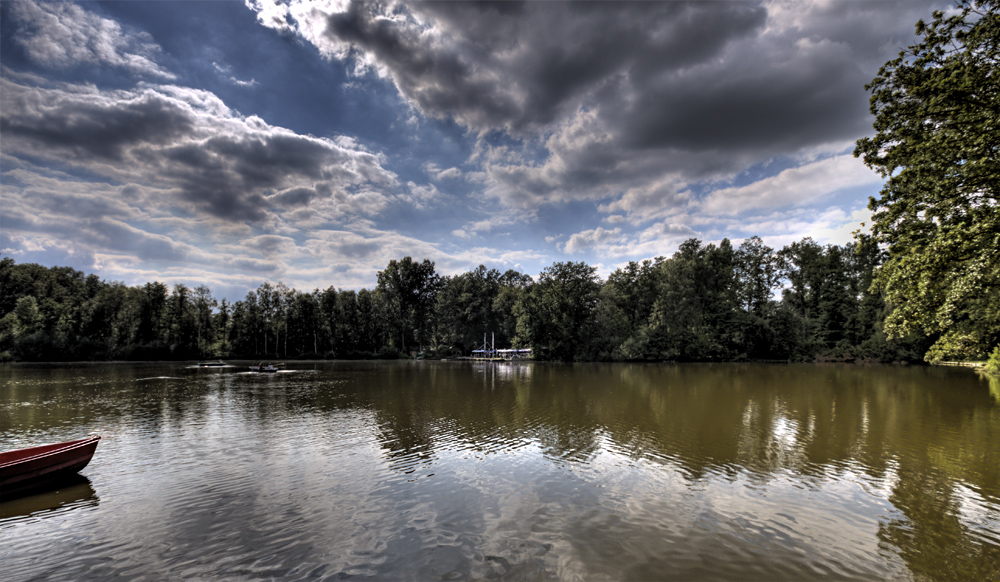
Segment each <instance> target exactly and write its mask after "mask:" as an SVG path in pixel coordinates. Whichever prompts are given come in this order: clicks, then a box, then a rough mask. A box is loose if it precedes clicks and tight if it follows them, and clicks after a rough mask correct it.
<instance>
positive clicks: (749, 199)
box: [701, 155, 882, 215]
mask: <svg viewBox="0 0 1000 582" xmlns="http://www.w3.org/2000/svg"><path fill="white" fill-rule="evenodd" d="M881 181H882V179H881V178H880V177H879V175H878V174H876V173H875V172H873V171H872V170H870V169H868V168H867V167H865V165H864V164H863V163H862V162H861V161H860V160H857V159H855V158H854V157H853V156H851V155H841V156H836V157H832V158H828V159H824V160H820V161H817V162H813V163H810V164H806V165H804V166H799V167H795V168H789V169H787V170H784V171H782V172H781V173H779V174H777V175H775V176H772V177H770V178H765V179H763V180H758V181H756V182H754V183H752V184H748V185H746V186H740V187H734V188H722V189H719V190H715V191H714V192H712V193H711V194H710V195H709V196H708V198H707V199H706V200H705V202H704V204H703V205H702V207H701V208H702V210H703V211H705V212H707V213H709V214H729V215H733V214H740V213H743V212H746V211H750V210H758V211H759V210H767V209H778V208H783V207H796V206H808V205H811V204H815V203H817V202H819V201H821V200H823V199H824V198H826V197H828V196H830V195H831V194H833V193H835V192H837V191H839V190H844V189H846V188H853V187H857V186H866V185H874V184H879V183H880V182H881Z"/></svg>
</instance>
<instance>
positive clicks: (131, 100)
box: [0, 0, 949, 300]
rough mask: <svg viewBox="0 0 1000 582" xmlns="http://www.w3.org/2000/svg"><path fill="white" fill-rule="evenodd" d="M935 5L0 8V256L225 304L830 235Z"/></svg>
mask: <svg viewBox="0 0 1000 582" xmlns="http://www.w3.org/2000/svg"><path fill="white" fill-rule="evenodd" d="M948 7H949V5H948V4H947V3H943V2H940V1H926V0H902V1H892V0H881V1H872V2H867V1H861V0H850V1H848V0H815V1H808V0H806V1H803V0H790V1H784V0H775V1H765V2H741V1H700V2H636V3H631V2H568V3H564V2H554V1H553V2H514V1H508V2H504V1H501V2H471V3H465V2H456V1H443V2H394V1H383V2H373V1H361V2H352V1H340V0H324V1H310V0H287V1H279V0H246V2H237V1H220V0H215V1H210V2H199V1H183V2H180V1H163V2H154V1H118V2H80V3H68V2H36V1H34V0H4V1H3V2H0V255H2V256H4V257H11V258H13V259H14V260H15V261H17V262H19V263H28V262H33V263H39V264H42V265H46V266H56V265H61V266H70V267H73V268H75V269H79V270H81V271H84V272H86V273H95V274H97V275H98V276H100V277H101V278H102V279H105V280H107V281H122V282H124V283H126V284H128V285H137V284H138V285H141V284H144V283H146V282H149V281H154V280H157V281H161V282H164V283H167V284H170V285H173V284H177V283H183V284H185V285H188V286H191V287H193V286H198V285H202V284H204V285H208V286H209V287H210V288H211V289H212V291H213V293H214V295H215V296H216V297H217V298H220V299H221V298H223V297H227V298H229V299H231V300H234V299H239V298H242V296H243V295H245V294H246V291H247V290H248V289H252V288H256V287H257V286H259V285H260V284H261V283H262V282H264V281H271V282H275V283H276V282H279V281H281V282H284V283H286V284H287V285H289V286H290V287H294V288H296V289H298V290H300V291H310V290H312V289H317V288H318V289H325V288H327V287H330V286H333V287H337V288H342V289H360V288H373V287H374V286H375V284H376V274H377V272H378V271H379V270H382V269H384V268H385V267H386V265H387V264H388V262H389V261H390V260H393V259H401V258H403V257H404V256H411V257H413V258H414V259H416V260H423V259H430V260H431V261H433V262H434V263H435V267H436V270H437V272H438V273H439V274H442V275H454V274H459V273H462V272H465V271H469V270H471V269H474V268H475V267H476V266H478V265H480V264H482V265H486V266H487V267H489V268H495V269H498V270H500V271H501V272H502V271H505V270H507V269H515V270H517V271H521V272H523V273H527V274H528V275H531V276H533V277H536V276H537V275H538V273H539V272H541V271H542V269H543V268H545V267H547V266H550V265H552V264H553V263H555V262H561V261H584V262H586V263H587V264H589V265H592V266H594V267H597V269H598V273H599V274H600V275H601V276H603V277H606V276H607V275H608V274H610V273H611V272H613V271H614V270H615V269H616V268H618V267H620V266H622V265H624V264H627V263H628V262H629V261H639V260H642V259H646V258H652V257H656V256H666V257H669V256H670V255H672V254H673V253H674V252H675V251H676V250H677V247H678V245H679V244H680V243H682V242H684V241H685V240H687V239H690V238H697V239H699V240H701V241H702V242H703V243H705V244H708V243H713V244H718V243H719V242H720V241H721V240H722V239H724V238H728V239H730V241H732V242H733V244H734V246H738V245H739V244H740V243H741V242H742V241H743V240H744V239H746V238H749V237H751V236H760V237H761V238H762V239H763V240H764V242H765V243H766V244H768V245H769V246H772V247H774V248H781V247H782V246H784V245H786V244H789V243H791V242H793V241H797V240H801V239H802V238H804V237H812V238H813V239H815V240H816V241H817V242H819V243H821V244H844V243H847V242H849V241H850V240H851V232H852V231H854V230H856V229H858V228H860V227H861V224H862V223H863V222H866V221H867V220H868V219H869V213H868V210H867V202H868V198H869V196H874V195H876V194H877V192H878V191H879V189H880V188H881V185H882V183H883V180H882V178H881V177H880V176H879V175H878V174H876V173H875V172H873V171H872V170H870V169H868V168H866V167H865V166H864V164H863V163H862V162H861V161H860V160H858V159H855V158H854V157H853V155H852V151H853V149H854V142H855V141H856V140H857V139H858V138H860V137H863V136H866V135H872V134H873V130H872V122H873V117H872V115H871V114H870V112H869V110H868V93H867V92H866V91H865V88H864V86H865V84H866V83H868V82H870V81H871V80H872V79H873V78H874V77H875V75H876V74H877V72H878V69H879V67H880V66H881V65H882V64H884V63H885V62H886V61H888V60H889V59H892V58H894V57H895V56H897V55H898V53H899V51H900V50H902V49H903V48H905V47H906V46H908V45H911V44H914V43H915V42H916V41H917V38H916V37H915V35H914V25H915V23H916V22H917V21H918V20H919V19H921V18H923V19H925V20H929V19H930V16H931V13H932V12H933V10H935V9H947V8H948Z"/></svg>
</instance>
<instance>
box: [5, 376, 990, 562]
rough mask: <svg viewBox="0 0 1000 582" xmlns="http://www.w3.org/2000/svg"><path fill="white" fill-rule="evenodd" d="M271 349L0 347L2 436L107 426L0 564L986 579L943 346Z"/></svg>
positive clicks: (53, 436)
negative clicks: (11, 360) (559, 361)
mask: <svg viewBox="0 0 1000 582" xmlns="http://www.w3.org/2000/svg"><path fill="white" fill-rule="evenodd" d="M288 368H290V369H289V370H286V371H284V372H283V373H282V374H269V375H261V374H245V373H243V372H244V371H245V370H246V367H244V366H240V365H233V366H232V367H231V368H224V369H198V368H190V367H185V366H184V365H180V364H178V365H172V364H143V365H87V366H58V367H41V366H8V367H4V368H0V448H4V449H7V448H19V447H22V446H30V445H32V444H38V443H42V442H56V441H59V440H68V439H70V438H77V437H78V436H80V435H84V434H87V433H90V432H99V433H101V434H102V435H103V436H104V438H103V440H102V443H101V448H100V449H99V450H98V453H97V455H96V456H95V457H94V460H93V461H92V462H91V464H90V465H89V466H88V467H87V468H86V469H85V470H84V471H83V473H84V474H85V475H86V476H87V477H88V478H89V479H90V480H91V481H92V482H93V486H89V485H88V487H90V494H89V495H90V497H89V498H88V497H86V496H78V497H76V498H75V499H73V500H67V501H65V502H64V505H62V506H61V507H62V509H60V510H54V511H45V509H44V508H39V509H33V510H28V511H27V512H24V511H21V510H19V512H18V513H16V514H15V513H9V514H8V511H9V510H8V505H9V504H8V503H7V502H4V503H3V504H0V508H3V512H4V513H3V516H2V517H0V530H2V534H0V535H3V538H4V543H3V544H2V545H0V561H2V562H3V563H4V564H5V568H4V570H5V574H9V575H11V576H13V578H12V579H15V580H19V579H67V578H72V579H104V578H110V577H115V576H124V577H126V578H132V577H141V576H149V575H153V576H154V577H156V578H199V577H210V578H220V577H230V578H236V579H255V578H276V577H277V578H282V579H298V578H319V579H324V578H329V579H340V578H343V577H346V576H353V577H362V578H364V577H372V578H377V579H393V580H397V579H411V580H429V579H444V580H464V579H509V580H521V579H560V580H649V579H656V580H662V579H683V580H690V579H720V578H722V579H789V580H801V579H816V578H835V579H916V580H954V579H963V580H966V579H967V580H997V579H998V578H997V573H998V572H1000V401H998V400H996V399H995V398H994V392H995V387H994V386H993V385H991V384H990V383H989V382H987V381H986V380H985V379H980V378H979V377H977V376H976V375H975V374H974V373H972V372H970V371H968V370H962V369H938V368H894V367H881V366H873V367H848V366H787V365H680V366H678V365H625V364H615V365H596V364H594V365H555V364H531V363H523V362H507V363H496V364H484V363H477V364H472V363H458V362H394V363H387V362H354V363H345V362H337V363H325V362H321V363H295V364H294V365H292V364H289V366H288ZM95 489H96V490H98V491H100V492H101V501H100V505H99V506H98V505H97V498H96V495H95V494H94V493H93V492H94V490H95ZM86 499H89V500H90V502H89V503H90V504H89V505H80V506H83V507H88V508H89V510H88V511H66V510H65V508H68V507H70V506H74V504H79V503H85V501H81V500H86ZM48 507H52V506H48ZM10 511H12V510H10ZM45 553H60V554H64V555H66V556H68V557H70V558H71V559H70V560H69V561H68V562H67V563H68V564H69V565H68V566H64V567H63V568H62V569H59V570H57V569H55V568H53V569H51V570H50V569H48V568H50V567H51V565H46V564H44V562H43V561H40V560H39V556H42V555H44V554H45Z"/></svg>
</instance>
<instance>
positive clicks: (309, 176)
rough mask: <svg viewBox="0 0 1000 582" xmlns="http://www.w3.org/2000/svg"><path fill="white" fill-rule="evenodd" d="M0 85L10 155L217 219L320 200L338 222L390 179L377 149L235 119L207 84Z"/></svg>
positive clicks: (255, 217)
mask: <svg viewBox="0 0 1000 582" xmlns="http://www.w3.org/2000/svg"><path fill="white" fill-rule="evenodd" d="M0 82H2V89H3V93H4V105H5V106H4V109H3V112H2V113H0V131H2V132H3V135H4V148H5V151H6V152H8V153H10V154H12V155H30V156H33V157H37V158H48V159H51V160H53V161H54V162H61V163H67V164H70V165H73V166H76V167H79V168H83V169H86V170H88V171H90V172H93V173H95V174H98V175H102V176H105V177H106V178H108V179H114V180H118V181H122V182H132V183H136V184H142V185H149V186H156V187H158V188H162V189H169V190H171V191H173V192H176V202H177V203H179V204H181V205H183V206H185V207H190V208H191V209H192V210H195V211H200V212H206V213H208V214H210V215H212V216H214V217H216V218H220V219H224V220H236V221H261V220H263V219H264V217H265V213H266V212H267V211H279V210H282V209H287V208H292V207H296V206H302V205H308V204H310V203H311V202H313V201H314V200H316V203H315V204H314V207H315V208H316V209H317V210H322V211H324V214H325V218H326V219H327V220H334V219H337V218H339V217H340V216H341V215H343V214H345V213H349V212H352V211H357V210H362V211H363V210H364V207H365V206H366V205H365V204H356V203H355V202H356V200H355V198H357V197H359V196H361V197H364V196H365V195H366V194H367V192H365V191H363V187H365V186H366V185H377V186H379V187H390V186H392V185H394V184H395V182H396V178H395V175H394V174H393V173H392V172H389V171H387V170H385V169H384V168H382V166H381V163H382V158H381V157H380V156H379V155H377V154H373V153H370V152H367V151H364V150H362V149H360V148H359V147H358V146H357V144H355V143H354V142H352V141H351V140H348V139H337V140H334V139H327V138H317V137H313V136H303V135H298V134H295V133H294V132H291V131H288V130H286V129H283V128H279V127H273V126H270V125H268V124H267V123H265V122H264V121H262V120H261V119H260V118H258V117H253V116H251V117H241V116H239V115H238V114H236V113H234V112H232V111H231V110H229V108H227V107H226V106H225V104H223V103H222V102H221V101H220V100H219V99H218V98H217V97H215V96H214V95H212V94H211V93H208V92H205V91H198V90H194V89H188V88H183V87H177V86H152V85H147V86H142V87H139V88H137V89H135V90H128V91H124V90H123V91H100V90H98V89H96V88H94V87H92V86H81V85H61V86H58V87H55V88H41V87H28V86H24V85H20V84H17V83H15V82H13V81H10V80H7V79H3V80H2V81H0ZM376 209H377V208H376Z"/></svg>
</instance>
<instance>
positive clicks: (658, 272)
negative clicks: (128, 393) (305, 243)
mask: <svg viewBox="0 0 1000 582" xmlns="http://www.w3.org/2000/svg"><path fill="white" fill-rule="evenodd" d="M881 257H882V255H881V253H880V252H878V247H877V246H876V245H875V244H874V243H873V242H872V241H871V240H868V241H861V242H859V243H858V244H852V245H847V246H845V247H837V246H826V247H822V246H820V245H818V244H816V243H815V242H814V241H812V240H810V239H805V240H803V241H800V242H797V243H793V244H791V245H789V246H788V247H785V248H783V249H781V250H780V251H774V250H773V249H770V248H768V247H766V246H765V245H763V243H762V242H761V240H760V239H758V238H751V239H748V240H747V241H745V242H744V243H743V244H742V245H741V246H740V247H739V249H734V248H733V247H732V245H731V244H730V243H729V241H728V240H724V241H722V242H721V243H719V244H718V246H716V245H714V244H708V245H703V244H702V243H701V242H700V241H698V240H696V239H691V240H688V241H686V242H685V243H683V244H682V245H681V246H680V248H679V250H678V251H677V252H676V253H675V254H674V255H673V256H672V257H670V258H669V259H667V258H664V257H657V258H656V259H651V260H646V261H642V262H641V263H637V262H633V263H629V264H627V265H625V266H623V267H622V268H620V269H618V270H616V271H615V272H613V273H612V274H611V275H610V276H609V277H608V280H607V282H604V283H602V282H601V281H600V279H599V278H598V277H597V274H596V269H595V268H594V267H591V266H589V265H587V264H585V263H582V262H579V263H573V262H568V263H554V264H553V265H551V266H550V267H547V268H545V269H544V270H543V272H542V273H541V274H540V275H539V278H538V280H537V282H536V281H533V280H532V278H531V277H529V276H527V275H525V274H523V273H518V272H516V271H512V270H510V271H507V272H505V273H503V274H500V273H499V272H498V271H496V270H493V269H487V268H486V267H485V266H480V267H478V268H476V269H474V270H472V271H469V272H467V273H462V274H459V275H455V276H452V277H445V278H441V277H439V276H437V275H436V274H435V273H434V270H433V263H431V262H430V261H422V262H419V263H418V262H416V261H413V260H412V259H409V258H405V259H403V260H402V261H390V263H389V265H388V267H387V269H386V270H385V271H383V272H382V273H381V281H380V286H379V287H377V288H376V289H374V290H369V289H361V290H358V291H354V290H337V289H336V288H334V287H332V286H331V287H329V288H327V289H326V290H323V291H320V290H318V289H317V290H314V291H313V292H311V293H306V292H300V291H296V290H294V289H290V288H288V287H287V286H286V285H284V284H283V283H277V284H273V283H270V282H264V283H262V284H261V285H260V286H259V287H258V288H257V289H253V290H250V291H248V292H247V294H246V296H245V297H244V298H243V299H242V300H239V301H235V302H233V303H232V304H230V303H229V302H228V301H227V300H223V301H221V302H218V301H216V300H215V298H213V297H212V295H211V290H209V289H208V287H205V286H197V287H195V288H194V289H191V288H189V287H187V286H185V285H174V286H173V287H172V289H171V288H168V287H167V286H166V285H164V284H163V283H160V282H152V283H147V284H145V285H142V286H135V287H127V286H125V285H124V284H122V283H105V282H103V281H101V280H99V279H98V278H96V277H94V276H92V275H91V276H84V275H83V273H79V272H76V271H73V270H72V269H65V268H59V267H56V268H52V269H48V268H44V267H40V266H38V265H33V264H26V265H17V264H16V263H14V262H13V261H10V260H7V259H4V260H2V261H0V280H6V281H11V282H13V283H12V288H14V289H18V290H19V291H17V292H16V293H14V294H9V293H6V292H5V293H4V294H2V296H0V304H2V305H7V306H9V309H8V310H7V311H6V312H4V313H0V352H6V353H8V354H9V357H11V358H15V359H20V360H27V359H33V360H39V359H167V358H170V359H193V358H204V357H212V358H216V357H233V358H252V359H264V358H317V357H328V358H352V359H358V358H395V357H399V356H407V355H409V354H407V353H406V352H404V351H402V350H400V349H399V346H400V345H406V344H409V345H407V347H413V344H412V343H410V342H413V341H423V340H421V338H422V337H423V338H426V339H427V343H424V344H423V347H424V353H425V354H429V355H438V356H446V355H453V354H456V353H462V354H466V355H467V354H469V353H470V352H471V350H472V349H474V348H476V347H478V346H479V345H480V342H481V341H482V338H483V334H484V333H486V334H488V336H489V337H488V339H493V338H494V336H495V341H496V347H508V346H510V347H532V348H533V353H534V357H536V358H540V359H558V360H567V361H569V360H649V361H664V360H668V361H725V360H804V361H805V360H809V361H811V360H814V359H817V358H823V359H836V360H878V361H896V360H912V359H914V358H919V355H920V354H922V353H923V349H924V348H926V345H927V344H926V343H924V344H921V343H920V341H903V340H891V339H888V338H887V337H886V335H885V334H884V333H883V332H882V330H881V325H880V322H881V319H882V317H883V316H884V313H885V311H886V306H885V303H884V301H882V297H881V295H880V294H879V293H876V292H873V291H871V290H870V282H871V280H872V277H873V276H874V275H873V272H874V269H875V268H876V267H877V266H878V264H879V261H880V260H881ZM779 274H780V275H782V276H784V277H785V279H779V278H777V277H778V275H779ZM781 285H784V286H786V287H787V288H786V289H785V291H784V294H783V298H782V300H781V301H780V302H779V301H777V298H776V297H774V292H775V290H776V289H777V288H778V287H779V286H781ZM5 291H6V290H5ZM404 313H405V314H409V316H408V317H409V318H410V319H407V320H401V318H400V315H401V314H404ZM407 329H409V330H410V331H409V332H407V331H406V330H407ZM421 334H423V335H421ZM404 335H406V337H403V336H404Z"/></svg>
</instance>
